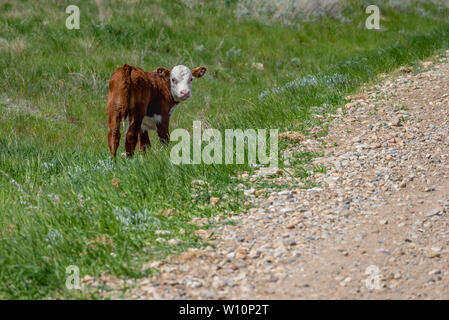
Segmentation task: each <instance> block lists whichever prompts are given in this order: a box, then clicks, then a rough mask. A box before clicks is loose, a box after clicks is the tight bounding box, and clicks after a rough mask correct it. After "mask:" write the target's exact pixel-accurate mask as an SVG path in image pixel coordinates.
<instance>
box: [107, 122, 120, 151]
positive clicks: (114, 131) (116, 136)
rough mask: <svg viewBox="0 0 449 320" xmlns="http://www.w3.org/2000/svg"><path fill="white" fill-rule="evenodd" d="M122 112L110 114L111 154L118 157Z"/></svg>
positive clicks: (109, 142) (109, 140)
mask: <svg viewBox="0 0 449 320" xmlns="http://www.w3.org/2000/svg"><path fill="white" fill-rule="evenodd" d="M120 120H121V119H120V114H114V115H108V127H109V131H108V144H109V150H110V151H111V155H112V156H113V157H114V159H115V158H116V155H117V149H118V145H119V143H120Z"/></svg>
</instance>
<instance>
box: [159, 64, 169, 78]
mask: <svg viewBox="0 0 449 320" xmlns="http://www.w3.org/2000/svg"><path fill="white" fill-rule="evenodd" d="M156 72H157V74H158V75H159V77H162V78H165V77H168V76H170V70H167V69H165V68H164V67H159V68H157V70H156Z"/></svg>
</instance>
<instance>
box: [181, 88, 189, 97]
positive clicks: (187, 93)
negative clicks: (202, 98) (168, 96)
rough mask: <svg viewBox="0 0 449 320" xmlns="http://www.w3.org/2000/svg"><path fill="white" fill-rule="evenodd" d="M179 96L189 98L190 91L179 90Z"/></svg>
mask: <svg viewBox="0 0 449 320" xmlns="http://www.w3.org/2000/svg"><path fill="white" fill-rule="evenodd" d="M181 95H182V96H190V91H189V90H187V89H184V90H181Z"/></svg>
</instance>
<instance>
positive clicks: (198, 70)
mask: <svg viewBox="0 0 449 320" xmlns="http://www.w3.org/2000/svg"><path fill="white" fill-rule="evenodd" d="M206 70H207V69H206V67H198V68H195V69H192V75H193V76H194V77H195V78H201V77H202V76H203V75H204V74H205V73H206Z"/></svg>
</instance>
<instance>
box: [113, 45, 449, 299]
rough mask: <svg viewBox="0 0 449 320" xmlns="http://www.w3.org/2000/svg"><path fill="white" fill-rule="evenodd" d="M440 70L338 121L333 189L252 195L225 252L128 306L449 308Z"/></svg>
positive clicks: (332, 131)
mask: <svg viewBox="0 0 449 320" xmlns="http://www.w3.org/2000/svg"><path fill="white" fill-rule="evenodd" d="M447 53H449V52H447ZM430 64H431V63H427V64H426V68H427V70H428V71H425V72H423V73H420V74H417V75H413V74H412V73H407V71H410V70H407V69H403V70H402V71H403V73H402V74H401V75H400V76H398V77H396V78H393V79H389V80H385V81H384V82H383V83H382V84H379V85H376V86H374V87H370V88H366V89H365V90H364V93H363V94H361V95H358V96H356V97H352V99H351V101H350V102H348V104H347V105H346V108H345V110H344V112H341V113H339V114H337V115H336V116H334V119H333V120H332V122H331V123H330V128H329V134H328V135H327V136H326V137H324V138H323V140H324V141H326V142H327V147H326V149H325V150H324V151H325V156H324V157H323V158H319V159H316V160H315V163H316V164H320V165H324V166H325V167H327V168H329V169H328V171H327V173H326V174H321V175H319V176H317V180H318V181H319V182H321V185H322V187H320V188H313V189H310V190H303V189H295V190H288V191H281V192H275V193H272V194H271V195H269V196H268V197H265V198H264V197H257V196H255V195H251V196H250V197H251V199H252V200H251V201H254V202H255V203H257V207H256V208H253V209H251V210H249V212H245V213H243V214H241V215H239V216H238V217H236V218H235V219H236V220H237V222H238V223H237V224H236V225H234V226H232V225H227V226H222V227H220V228H219V229H217V230H216V234H217V241H216V243H217V248H216V249H212V248H208V249H205V250H190V251H188V252H186V253H184V254H182V255H181V256H178V257H174V258H173V259H171V260H170V261H169V262H165V263H164V264H158V263H155V264H153V265H154V266H158V267H159V268H160V270H161V274H160V275H158V276H155V277H153V278H151V279H143V280H138V282H137V287H136V288H135V289H133V290H132V291H131V292H130V296H129V297H130V298H143V299H154V298H156V299H157V298H162V299H173V298H189V299H220V298H225V299H248V298H249V299H253V298H254V299H276V298H280V299H321V298H325V299H378V298H379V299H390V298H391V299H419V298H421V299H427V298H428V299H437V298H443V299H449V248H448V244H449V159H448V158H449V63H448V62H447V57H446V58H444V57H443V58H440V63H439V64H435V65H430ZM321 145H322V144H321V143H316V141H313V140H308V141H304V142H303V143H302V144H301V146H299V147H296V149H299V150H304V149H311V148H312V149H314V148H315V149H317V148H318V149H320V148H322V147H320V146H321ZM281 179H283V178H281ZM114 296H115V297H118V296H117V295H115V294H114Z"/></svg>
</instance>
